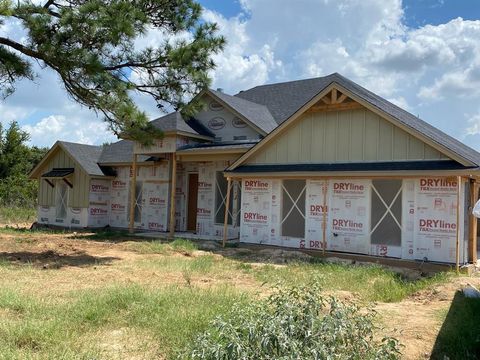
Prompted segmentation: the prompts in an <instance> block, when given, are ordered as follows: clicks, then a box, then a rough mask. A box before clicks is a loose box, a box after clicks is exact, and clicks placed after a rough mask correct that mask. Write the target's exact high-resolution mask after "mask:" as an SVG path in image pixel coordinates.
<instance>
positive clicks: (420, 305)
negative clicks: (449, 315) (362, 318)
mask: <svg viewBox="0 0 480 360" xmlns="http://www.w3.org/2000/svg"><path fill="white" fill-rule="evenodd" d="M468 283H470V284H473V285H475V286H479V285H480V278H479V277H458V278H453V279H452V280H450V281H449V282H447V283H445V284H442V285H438V286H435V287H434V288H433V289H428V290H424V291H420V292H418V293H416V294H414V295H412V296H411V297H409V298H407V299H405V300H403V301H401V302H398V303H379V304H377V306H376V307H375V309H376V310H377V311H378V312H379V314H380V316H381V318H382V323H383V325H384V326H385V329H386V330H387V331H388V333H389V334H390V335H392V336H395V337H397V338H398V339H399V340H400V342H401V343H402V344H403V345H404V346H405V347H404V349H403V351H402V352H403V357H404V359H412V360H414V359H430V357H431V354H432V350H433V346H434V344H435V339H436V338H437V336H438V333H439V331H440V328H441V326H442V322H443V317H442V314H444V313H446V311H447V310H448V309H449V307H450V304H451V303H452V301H453V298H454V297H455V294H456V293H457V291H461V289H463V288H464V287H465V286H466V285H467V284H468Z"/></svg>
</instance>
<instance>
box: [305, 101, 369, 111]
mask: <svg viewBox="0 0 480 360" xmlns="http://www.w3.org/2000/svg"><path fill="white" fill-rule="evenodd" d="M357 109H365V106H363V105H361V104H359V103H357V102H353V101H352V102H347V103H335V104H325V105H313V106H312V107H311V108H310V109H308V110H307V111H306V112H305V113H307V114H308V113H312V112H331V111H343V110H357Z"/></svg>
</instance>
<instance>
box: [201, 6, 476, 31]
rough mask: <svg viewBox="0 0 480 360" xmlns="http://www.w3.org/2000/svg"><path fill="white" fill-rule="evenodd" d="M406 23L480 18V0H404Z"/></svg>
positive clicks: (227, 11) (224, 9)
mask: <svg viewBox="0 0 480 360" xmlns="http://www.w3.org/2000/svg"><path fill="white" fill-rule="evenodd" d="M199 2H200V4H202V6H203V7H205V8H207V9H211V10H215V11H217V12H219V13H220V14H222V15H223V16H225V17H232V16H237V15H238V14H239V13H241V12H242V7H241V5H240V2H239V1H238V0H230V1H228V0H227V1H223V0H200V1H199ZM403 9H404V11H405V23H406V25H408V26H410V27H413V28H415V27H419V26H424V25H426V24H433V25H438V24H443V23H446V22H448V21H450V20H452V19H455V18H457V17H461V18H463V19H465V20H477V19H480V1H478V0H404V1H403Z"/></svg>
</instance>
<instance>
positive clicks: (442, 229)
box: [419, 219, 457, 234]
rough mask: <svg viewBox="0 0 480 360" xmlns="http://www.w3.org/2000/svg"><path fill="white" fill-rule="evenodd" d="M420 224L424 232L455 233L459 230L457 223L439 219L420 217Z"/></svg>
mask: <svg viewBox="0 0 480 360" xmlns="http://www.w3.org/2000/svg"><path fill="white" fill-rule="evenodd" d="M419 226H420V231H422V232H432V233H447V234H455V233H456V231H457V224H455V223H451V222H448V221H445V220H438V219H420V220H419Z"/></svg>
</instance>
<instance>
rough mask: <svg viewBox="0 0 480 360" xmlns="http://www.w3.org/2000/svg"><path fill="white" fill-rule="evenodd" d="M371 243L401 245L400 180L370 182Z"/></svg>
mask: <svg viewBox="0 0 480 360" xmlns="http://www.w3.org/2000/svg"><path fill="white" fill-rule="evenodd" d="M370 235H371V243H372V244H375V245H378V244H381V245H394V246H401V244H402V180H373V181H372V228H371V233H370Z"/></svg>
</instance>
